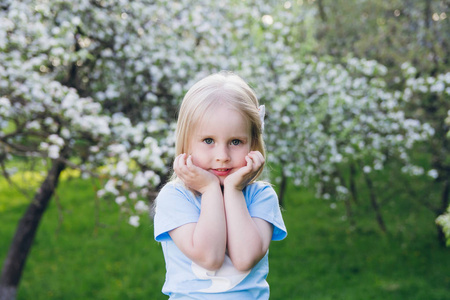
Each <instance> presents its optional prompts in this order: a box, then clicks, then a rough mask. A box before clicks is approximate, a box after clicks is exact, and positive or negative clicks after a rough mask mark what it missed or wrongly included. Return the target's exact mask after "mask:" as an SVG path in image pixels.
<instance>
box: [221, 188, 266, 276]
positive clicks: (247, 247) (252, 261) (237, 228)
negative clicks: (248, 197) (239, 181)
mask: <svg viewBox="0 0 450 300" xmlns="http://www.w3.org/2000/svg"><path fill="white" fill-rule="evenodd" d="M224 203H225V212H226V213H225V216H226V224H227V248H228V254H229V256H230V258H231V261H232V262H233V265H234V266H235V267H236V268H237V269H238V270H241V271H247V270H250V269H251V268H253V267H254V266H255V265H256V264H257V263H258V262H259V261H260V260H261V258H262V257H263V256H264V255H265V254H266V252H267V249H268V246H269V245H268V244H269V243H270V241H266V240H265V238H264V237H266V236H268V234H264V233H262V232H261V228H258V226H257V225H256V223H255V222H254V220H253V219H252V217H251V216H250V214H249V212H248V209H247V205H246V203H245V198H244V194H243V193H242V191H240V190H237V189H234V188H227V187H225V188H224ZM263 230H264V228H263Z"/></svg>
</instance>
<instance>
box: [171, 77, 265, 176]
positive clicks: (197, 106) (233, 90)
mask: <svg viewBox="0 0 450 300" xmlns="http://www.w3.org/2000/svg"><path fill="white" fill-rule="evenodd" d="M220 104H228V105H230V106H231V107H232V108H234V109H236V110H237V111H238V112H240V113H241V114H242V115H243V116H244V118H245V119H246V120H247V121H248V123H249V124H250V135H251V144H250V150H252V151H259V152H261V154H262V155H263V157H264V158H265V147H264V140H263V136H262V122H261V119H260V117H259V102H258V98H257V97H256V95H255V92H254V91H253V90H252V88H250V86H249V85H248V84H247V83H246V82H245V81H244V80H243V79H242V78H241V77H239V76H238V75H236V74H234V73H231V72H225V71H222V72H220V73H216V74H213V75H210V76H207V77H206V78H204V79H202V80H200V81H198V82H197V83H196V84H194V85H193V86H192V87H191V88H190V89H189V91H188V92H187V93H186V95H185V96H184V98H183V102H182V103H181V107H180V111H179V114H178V122H177V128H176V140H175V153H176V154H175V155H176V156H178V155H180V154H182V153H188V151H189V146H190V145H189V141H190V138H191V137H192V133H193V131H194V129H195V128H196V126H198V125H199V123H200V121H201V119H202V117H203V116H204V115H205V114H208V113H209V112H210V111H211V110H212V109H214V108H216V107H217V106H218V105H220ZM262 171H263V169H262V168H261V170H260V171H259V172H258V174H256V176H255V177H254V178H253V180H252V181H251V182H254V181H255V180H256V178H258V176H259V175H260V174H261V173H262ZM175 178H176V175H175V173H174V174H173V175H172V179H175Z"/></svg>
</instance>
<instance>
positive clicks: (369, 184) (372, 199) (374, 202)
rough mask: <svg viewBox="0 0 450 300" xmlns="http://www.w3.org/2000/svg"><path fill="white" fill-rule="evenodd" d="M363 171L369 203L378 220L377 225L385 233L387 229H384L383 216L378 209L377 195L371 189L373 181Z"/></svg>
mask: <svg viewBox="0 0 450 300" xmlns="http://www.w3.org/2000/svg"><path fill="white" fill-rule="evenodd" d="M363 173H364V178H365V180H366V183H367V187H368V188H369V195H370V203H371V204H372V208H373V210H374V211H375V216H376V219H377V222H378V226H379V227H380V229H381V230H382V231H383V232H384V233H386V232H387V229H386V225H385V224H384V220H383V216H382V215H381V211H380V207H379V205H378V201H377V197H376V195H375V191H374V189H373V183H372V180H371V179H370V177H369V175H367V174H366V173H365V172H363Z"/></svg>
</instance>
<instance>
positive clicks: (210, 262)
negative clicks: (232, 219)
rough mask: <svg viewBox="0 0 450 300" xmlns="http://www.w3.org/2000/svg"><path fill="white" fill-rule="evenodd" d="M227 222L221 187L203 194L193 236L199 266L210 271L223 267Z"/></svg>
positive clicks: (193, 245)
mask: <svg viewBox="0 0 450 300" xmlns="http://www.w3.org/2000/svg"><path fill="white" fill-rule="evenodd" d="M226 239H227V232H226V220H225V209H224V203H223V195H222V191H221V189H220V186H219V185H217V187H215V188H211V189H208V190H206V191H205V192H204V193H203V194H202V200H201V213H200V217H199V220H198V222H197V225H196V226H195V230H194V232H193V236H192V247H193V248H194V249H195V250H196V252H197V255H198V259H199V261H198V264H199V265H201V266H203V267H205V268H206V269H209V270H216V269H218V268H220V267H221V266H222V263H223V260H224V257H225V249H226Z"/></svg>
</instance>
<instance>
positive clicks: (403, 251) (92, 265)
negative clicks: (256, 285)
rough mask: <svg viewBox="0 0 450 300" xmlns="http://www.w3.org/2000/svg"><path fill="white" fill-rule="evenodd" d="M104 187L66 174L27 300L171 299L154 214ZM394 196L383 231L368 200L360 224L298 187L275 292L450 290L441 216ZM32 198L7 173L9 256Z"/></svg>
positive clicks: (1, 247)
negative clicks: (141, 213) (109, 198)
mask: <svg viewBox="0 0 450 300" xmlns="http://www.w3.org/2000/svg"><path fill="white" fill-rule="evenodd" d="M94 195H95V191H94V187H93V185H92V183H91V182H90V181H85V180H81V179H68V180H64V181H63V182H61V183H60V186H59V188H58V197H57V201H55V199H53V200H52V202H51V204H50V206H49V208H48V210H47V212H46V213H45V215H44V218H43V221H42V223H41V226H40V228H39V231H38V234H37V237H36V240H35V244H34V245H33V248H32V251H31V253H30V255H29V259H28V261H27V264H26V268H25V271H24V275H23V278H22V281H21V285H20V289H19V294H18V299H167V297H165V296H164V295H163V294H161V292H160V291H161V287H162V284H163V282H164V274H165V269H164V259H163V256H162V251H161V249H160V246H159V244H158V243H156V242H155V241H154V240H153V226H152V223H151V221H150V220H149V219H148V218H143V220H142V221H141V226H140V227H139V228H134V227H132V226H130V225H128V224H127V222H126V218H125V217H124V216H123V215H121V214H120V213H119V210H118V208H117V204H115V203H109V202H106V201H104V200H96V199H95V197H94ZM390 203H391V204H390V206H385V207H384V213H385V217H386V222H387V225H388V229H389V233H388V234H383V233H381V232H380V230H379V229H378V227H377V226H376V223H375V220H374V217H373V215H371V214H370V210H369V209H368V208H367V211H364V206H363V205H362V210H360V212H359V215H357V226H356V227H355V228H352V227H350V226H349V224H348V222H347V221H346V220H345V218H343V216H344V215H345V210H344V207H343V205H341V204H340V203H339V204H338V205H337V208H335V209H332V208H330V205H329V204H330V203H329V202H327V201H325V200H318V199H315V198H314V197H313V194H312V192H311V191H309V190H303V189H298V188H294V187H292V186H290V187H289V189H288V193H287V195H286V199H285V205H284V211H283V216H284V218H285V222H286V226H287V228H288V232H289V235H288V237H287V239H285V240H284V241H281V242H273V243H272V245H271V248H270V273H269V277H268V281H269V283H270V285H271V295H272V296H271V299H275V300H276V299H315V300H325V299H346V300H351V299H358V300H361V299H383V300H388V299H409V300H410V299H420V300H422V299H427V300H432V299H436V300H437V299H449V297H450V296H449V295H450V271H449V270H450V249H449V248H443V247H441V246H439V244H438V242H437V239H436V228H435V225H434V224H433V216H432V215H431V213H429V212H427V211H426V210H424V209H423V208H422V207H420V206H416V205H414V204H411V203H404V202H402V201H393V202H390ZM392 203H393V204H392ZM26 205H27V200H26V199H25V198H24V197H23V196H21V195H20V194H19V193H18V192H16V191H14V190H12V189H11V188H9V187H7V185H6V184H5V182H4V181H1V179H0V219H1V220H2V226H1V227H0V241H1V243H0V261H1V262H3V260H4V257H5V256H6V253H7V251H8V246H9V242H10V240H11V238H12V235H13V232H14V230H15V226H16V224H17V221H18V220H19V218H20V217H21V215H22V213H23V211H24V210H25V208H26ZM405 207H406V208H407V209H405Z"/></svg>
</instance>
